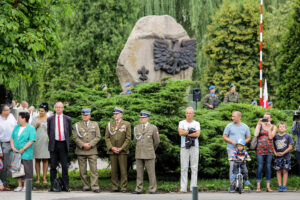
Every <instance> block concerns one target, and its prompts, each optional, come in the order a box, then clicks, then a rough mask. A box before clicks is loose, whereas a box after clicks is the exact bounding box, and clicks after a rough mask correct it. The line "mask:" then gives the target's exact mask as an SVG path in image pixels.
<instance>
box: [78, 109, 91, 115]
mask: <svg viewBox="0 0 300 200" xmlns="http://www.w3.org/2000/svg"><path fill="white" fill-rule="evenodd" d="M91 112H92V111H91V109H90V108H83V109H82V110H81V114H82V115H90V114H91Z"/></svg>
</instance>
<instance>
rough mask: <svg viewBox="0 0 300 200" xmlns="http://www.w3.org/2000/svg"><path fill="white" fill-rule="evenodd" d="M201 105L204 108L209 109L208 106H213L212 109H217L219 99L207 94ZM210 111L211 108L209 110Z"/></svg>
mask: <svg viewBox="0 0 300 200" xmlns="http://www.w3.org/2000/svg"><path fill="white" fill-rule="evenodd" d="M203 105H204V106H205V107H206V108H209V107H208V106H209V105H213V106H214V108H216V107H218V105H219V98H218V97H217V95H215V96H214V97H212V96H211V94H207V95H206V96H205V97H204V99H203ZM209 109H211V108H209Z"/></svg>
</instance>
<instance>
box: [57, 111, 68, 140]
mask: <svg viewBox="0 0 300 200" xmlns="http://www.w3.org/2000/svg"><path fill="white" fill-rule="evenodd" d="M63 117H64V116H63V114H61V115H59V121H60V134H61V141H65V140H66V138H65V133H64V118H63ZM55 140H57V141H59V133H58V115H57V114H56V115H55Z"/></svg>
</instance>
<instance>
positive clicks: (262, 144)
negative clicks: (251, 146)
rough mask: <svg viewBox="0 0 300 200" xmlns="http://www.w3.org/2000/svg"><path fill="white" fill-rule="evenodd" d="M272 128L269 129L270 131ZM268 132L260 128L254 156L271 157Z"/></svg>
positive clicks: (271, 147) (271, 146)
mask: <svg viewBox="0 0 300 200" xmlns="http://www.w3.org/2000/svg"><path fill="white" fill-rule="evenodd" d="M272 130H273V127H272V128H271V131H272ZM269 134H270V133H269V132H268V131H266V130H264V129H263V127H262V126H261V128H260V132H259V135H258V137H257V148H256V154H257V155H261V156H262V155H272V150H273V139H270V138H269Z"/></svg>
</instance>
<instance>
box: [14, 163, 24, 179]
mask: <svg viewBox="0 0 300 200" xmlns="http://www.w3.org/2000/svg"><path fill="white" fill-rule="evenodd" d="M11 176H12V177H13V178H18V177H22V176H25V169H24V165H23V164H21V166H20V169H19V171H16V172H12V173H11Z"/></svg>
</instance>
